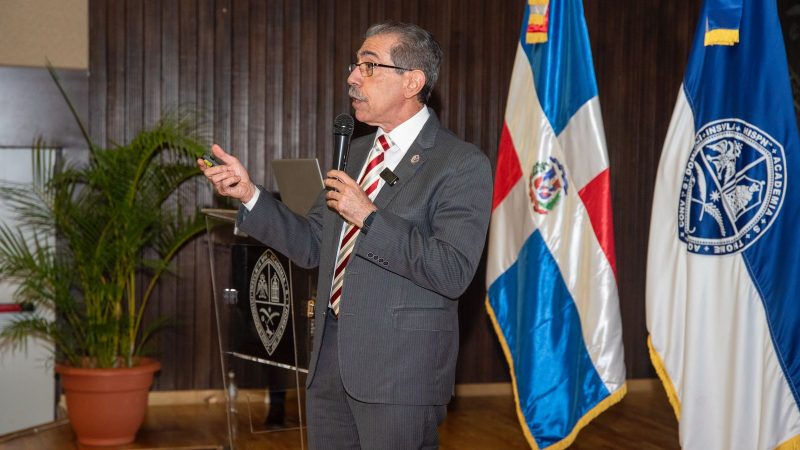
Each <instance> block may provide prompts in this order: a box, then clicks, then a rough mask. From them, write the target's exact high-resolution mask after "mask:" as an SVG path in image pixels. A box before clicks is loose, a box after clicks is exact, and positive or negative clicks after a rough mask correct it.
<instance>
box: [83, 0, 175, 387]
mask: <svg viewBox="0 0 800 450" xmlns="http://www.w3.org/2000/svg"><path fill="white" fill-rule="evenodd" d="M142 9H143V19H142V20H143V33H144V36H143V43H142V45H143V48H142V54H143V64H144V65H143V72H144V73H143V74H142V75H143V76H142V79H143V81H142V83H143V91H142V93H141V101H142V115H143V117H142V125H143V126H144V127H147V128H150V127H152V126H154V125H155V124H156V122H158V120H159V119H160V118H161V0H146V1H145V2H143V5H142ZM91 59H92V58H90V60H91ZM137 288H138V289H139V292H142V293H143V292H144V290H145V289H146V288H147V280H145V279H143V277H140V278H139V281H138V286H137ZM159 310H160V305H159V302H158V297H157V295H154V296H153V297H152V298H151V300H150V304H149V306H148V307H147V309H146V310H145V313H144V318H143V320H142V322H143V324H145V325H146V324H150V323H153V322H154V321H155V320H157V319H158V318H159V314H160V311H159ZM161 337H162V336H161V334H160V333H156V334H155V335H154V337H153V338H152V339H151V341H150V342H149V345H148V346H149V347H150V348H152V349H153V351H157V352H160V351H161V345H160V344H161V342H162V341H161ZM154 356H156V357H158V358H159V360H162V364H163V359H162V358H161V355H160V354H155V355H154ZM158 379H160V376H158V377H157V378H156V380H158Z"/></svg>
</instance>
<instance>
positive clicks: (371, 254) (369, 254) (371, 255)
mask: <svg viewBox="0 0 800 450" xmlns="http://www.w3.org/2000/svg"><path fill="white" fill-rule="evenodd" d="M367 256H369V257H370V258H372V257H373V256H375V255H374V254H373V253H372V252H369V253H367Z"/></svg>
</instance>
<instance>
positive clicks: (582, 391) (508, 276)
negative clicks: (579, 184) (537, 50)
mask: <svg viewBox="0 0 800 450" xmlns="http://www.w3.org/2000/svg"><path fill="white" fill-rule="evenodd" d="M551 4H552V3H551ZM489 302H490V304H491V307H492V309H493V310H494V314H495V316H496V317H497V322H498V324H499V327H500V328H501V330H502V333H503V336H504V338H505V340H506V343H507V345H508V349H509V351H510V352H511V357H512V359H513V364H514V368H513V370H514V374H515V378H516V383H517V390H518V394H519V403H520V405H519V406H520V410H521V411H522V414H523V416H524V417H525V422H526V423H527V425H528V428H529V429H530V431H531V434H532V435H533V437H534V439H535V440H536V443H537V445H538V446H539V447H540V448H545V447H549V446H550V445H553V444H554V443H556V442H558V441H561V440H563V439H564V437H565V436H567V435H568V434H569V433H570V432H571V431H572V429H573V428H574V427H575V425H576V424H577V422H578V420H580V418H581V417H583V416H584V415H585V414H586V413H587V412H588V411H589V410H591V409H592V408H593V407H594V406H596V405H597V404H598V403H600V401H602V400H603V399H604V398H606V397H608V396H609V395H610V394H609V392H608V389H606V386H605V384H604V383H603V381H602V380H601V379H600V376H599V375H598V374H597V371H596V370H595V368H594V364H593V363H592V360H591V358H590V356H589V353H588V352H587V350H586V346H585V343H584V341H583V334H582V332H581V322H580V317H579V316H578V311H577V309H576V308H575V303H574V302H573V300H572V297H571V296H570V293H569V291H568V290H567V286H566V285H565V284H564V280H563V279H562V278H561V272H560V270H559V268H558V265H557V263H556V261H555V260H554V259H553V256H552V255H551V254H550V251H549V249H548V248H547V245H546V244H545V242H544V240H543V239H542V235H541V233H540V232H539V231H538V230H537V231H535V232H534V233H533V234H532V235H531V236H530V238H528V240H527V242H526V243H525V245H524V246H523V248H522V250H521V251H520V254H519V259H517V261H516V262H515V263H514V265H512V266H511V267H510V268H509V269H508V270H507V271H506V272H504V273H503V274H502V275H501V276H500V277H499V278H498V279H497V280H496V281H495V282H494V283H492V285H491V286H490V287H489Z"/></svg>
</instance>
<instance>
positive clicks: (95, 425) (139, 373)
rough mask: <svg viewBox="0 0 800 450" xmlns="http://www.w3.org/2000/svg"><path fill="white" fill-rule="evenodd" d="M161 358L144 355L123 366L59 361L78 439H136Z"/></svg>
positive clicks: (100, 442) (58, 369)
mask: <svg viewBox="0 0 800 450" xmlns="http://www.w3.org/2000/svg"><path fill="white" fill-rule="evenodd" d="M159 369H161V363H159V362H158V361H155V360H152V359H149V358H141V359H140V362H139V365H138V366H136V367H130V368H121V369H83V368H76V367H71V366H64V365H61V364H57V365H56V372H57V373H59V374H61V385H62V387H63V388H64V394H65V396H66V398H67V415H68V416H69V421H70V424H71V425H72V429H73V431H75V434H76V435H77V436H78V442H79V443H81V444H86V445H95V446H105V445H122V444H128V443H130V442H133V440H134V439H136V432H137V431H138V430H139V427H140V426H141V425H142V422H143V421H144V414H145V412H146V411H147V396H148V393H149V391H150V386H152V384H153V374H154V373H155V372H157V371H158V370H159Z"/></svg>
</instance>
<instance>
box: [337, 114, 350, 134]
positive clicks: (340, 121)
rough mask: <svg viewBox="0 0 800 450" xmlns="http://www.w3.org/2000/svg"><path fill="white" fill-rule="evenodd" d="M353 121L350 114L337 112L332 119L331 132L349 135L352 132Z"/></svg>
mask: <svg viewBox="0 0 800 450" xmlns="http://www.w3.org/2000/svg"><path fill="white" fill-rule="evenodd" d="M353 127H355V122H354V121H353V118H352V117H350V114H339V115H338V116H336V119H335V120H334V121H333V134H338V135H340V136H350V135H352V134H353Z"/></svg>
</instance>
